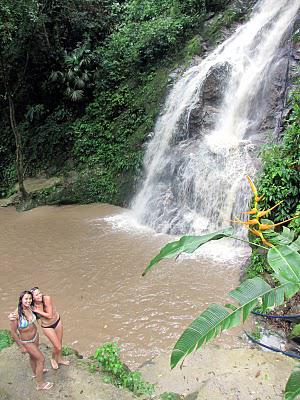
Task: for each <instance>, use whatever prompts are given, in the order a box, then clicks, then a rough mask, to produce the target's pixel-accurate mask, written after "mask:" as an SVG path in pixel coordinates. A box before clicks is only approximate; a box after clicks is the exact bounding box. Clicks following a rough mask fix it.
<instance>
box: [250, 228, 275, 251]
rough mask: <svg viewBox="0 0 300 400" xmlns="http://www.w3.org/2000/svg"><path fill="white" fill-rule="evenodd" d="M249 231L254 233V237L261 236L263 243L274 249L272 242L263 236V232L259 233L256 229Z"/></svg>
mask: <svg viewBox="0 0 300 400" xmlns="http://www.w3.org/2000/svg"><path fill="white" fill-rule="evenodd" d="M248 229H249V231H250V232H251V233H253V235H255V236H259V237H260V239H261V241H262V242H263V243H264V244H265V245H266V246H268V247H273V244H272V243H270V242H268V241H267V240H266V239H265V237H264V235H263V234H262V233H261V232H259V231H258V230H256V229H251V228H248Z"/></svg>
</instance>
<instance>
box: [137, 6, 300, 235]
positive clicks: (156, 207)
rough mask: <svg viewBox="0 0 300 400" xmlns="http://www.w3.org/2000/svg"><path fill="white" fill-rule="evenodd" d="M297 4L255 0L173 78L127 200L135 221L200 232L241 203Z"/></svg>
mask: <svg viewBox="0 0 300 400" xmlns="http://www.w3.org/2000/svg"><path fill="white" fill-rule="evenodd" d="M299 7H300V0H275V1H274V0H262V1H260V2H258V3H257V5H256V7H255V8H254V10H253V14H252V16H251V18H250V19H249V21H248V22H247V23H245V24H244V25H242V26H240V27H239V28H238V29H237V30H236V32H235V33H234V34H233V35H232V36H231V37H230V38H229V39H227V40H226V41H225V42H224V43H222V44H221V45H219V46H218V47H217V48H216V49H215V50H214V51H213V52H212V53H211V54H210V55H209V56H207V57H206V58H205V59H203V60H201V61H200V62H199V63H198V65H196V66H192V67H191V68H189V69H188V70H187V71H186V72H185V73H184V74H183V75H182V76H181V77H180V78H179V79H178V80H177V82H176V83H175V84H174V86H173V88H172V89H171V91H170V93H169V95H168V97H167V99H166V102H165V105H164V108H163V111H162V113H161V115H160V116H159V118H158V120H157V122H156V126H155V129H154V134H153V137H152V139H151V140H150V142H149V143H148V147H147V150H146V154H145V159H144V171H145V178H144V182H143V184H142V187H141V190H140V191H139V193H138V194H137V196H136V197H135V199H134V200H133V203H132V209H133V212H134V214H135V217H136V218H137V220H138V221H139V222H140V223H142V224H144V225H147V226H150V227H152V228H154V229H155V230H156V231H158V232H164V233H173V234H179V233H201V232H205V231H206V230H207V229H209V230H213V229H218V228H220V227H222V226H228V224H229V220H230V219H232V217H233V216H239V215H240V212H241V211H242V210H246V209H247V207H248V202H249V196H250V191H249V189H248V187H247V184H246V180H245V175H247V174H248V175H250V176H254V174H255V172H256V170H257V168H258V163H257V161H256V160H257V149H258V148H259V146H260V145H261V144H262V143H264V142H266V141H267V140H268V135H270V130H271V129H273V128H274V126H275V122H276V121H275V122H274V119H275V116H274V103H275V104H276V103H278V101H279V99H280V96H281V98H282V95H283V93H282V91H281V92H280V90H279V89H278V88H277V92H278V93H277V95H276V96H275V95H274V81H275V80H276V77H277V78H278V75H280V74H281V76H284V75H285V72H286V68H285V70H284V68H283V66H284V60H285V62H286V63H287V58H288V56H287V54H286V50H285V53H284V48H283V43H284V42H285V41H286V38H287V36H288V35H287V34H288V33H289V27H290V26H291V22H292V21H293V19H294V17H295V16H296V14H297V11H298V9H299ZM282 70H284V71H285V72H282ZM282 79H284V78H282ZM275 86H276V82H275ZM277 86H278V85H277ZM272 90H273V92H272ZM274 97H275V99H274ZM272 102H273V108H272V104H271V103H272Z"/></svg>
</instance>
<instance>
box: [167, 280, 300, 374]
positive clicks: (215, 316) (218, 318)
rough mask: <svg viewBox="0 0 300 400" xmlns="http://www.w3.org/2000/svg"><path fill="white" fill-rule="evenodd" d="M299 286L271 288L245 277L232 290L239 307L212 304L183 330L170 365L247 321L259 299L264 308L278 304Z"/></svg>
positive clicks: (288, 284)
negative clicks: (243, 280) (223, 332)
mask: <svg viewBox="0 0 300 400" xmlns="http://www.w3.org/2000/svg"><path fill="white" fill-rule="evenodd" d="M299 288H300V282H298V284H296V283H290V282H286V283H283V284H282V285H280V286H279V287H276V288H272V287H271V286H270V285H269V284H268V283H267V282H265V281H264V280H263V279H261V278H259V277H256V278H253V279H248V280H246V281H245V282H243V283H242V284H241V285H240V286H239V287H238V288H237V289H235V290H233V291H231V292H230V293H229V294H230V296H231V297H232V298H233V299H235V300H236V301H237V302H238V303H239V306H238V307H235V306H234V305H231V304H229V305H227V306H226V307H223V306H220V305H218V304H211V305H209V306H208V308H207V309H206V310H205V311H204V312H203V313H202V314H200V315H199V316H198V317H197V318H196V319H195V320H194V321H193V322H192V323H191V325H190V326H189V327H188V328H187V329H186V330H185V331H184V332H183V333H182V335H181V336H180V338H179V339H178V341H177V342H176V344H175V346H174V348H173V350H172V354H171V368H174V367H175V366H176V365H177V364H178V362H179V361H180V360H181V359H182V358H184V357H186V356H187V355H188V354H190V353H191V352H192V351H193V350H196V349H199V348H200V347H201V346H202V345H203V344H205V343H207V342H209V341H210V340H212V339H214V338H215V337H216V336H218V335H219V334H220V333H221V332H222V331H224V330H226V329H230V328H233V327H235V326H238V325H239V324H241V323H242V322H244V321H245V320H246V319H247V318H248V316H249V314H250V312H251V311H252V310H253V308H254V307H256V306H257V305H258V304H259V303H260V302H261V303H262V305H263V307H264V308H266V307H270V306H275V305H276V306H278V305H280V304H282V303H283V302H284V301H285V299H286V298H287V297H288V296H290V294H291V293H293V294H295V293H296V292H297V291H298V290H299Z"/></svg>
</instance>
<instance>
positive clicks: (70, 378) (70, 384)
mask: <svg viewBox="0 0 300 400" xmlns="http://www.w3.org/2000/svg"><path fill="white" fill-rule="evenodd" d="M41 350H42V351H43V353H44V354H45V356H46V368H49V372H47V373H46V374H45V379H46V381H51V382H54V383H55V385H54V387H53V388H52V389H51V390H49V391H39V392H38V391H36V389H35V386H36V384H35V380H34V379H33V378H32V371H31V369H30V367H29V362H28V356H27V355H23V354H21V352H20V351H19V349H18V348H17V346H16V345H13V346H11V347H9V348H6V349H4V350H2V351H1V353H0V400H24V399H30V400H38V399H41V398H43V399H70V400H79V399H80V400H132V399H134V396H133V395H132V394H131V393H130V392H128V391H127V390H123V389H119V388H116V387H115V386H113V385H110V384H106V383H104V382H103V377H102V375H100V374H99V373H96V372H95V373H91V372H89V370H88V367H87V365H86V364H85V362H84V360H81V359H78V358H77V357H76V356H69V357H68V359H70V361H71V365H70V366H69V367H64V366H61V367H60V369H59V370H57V371H54V370H52V369H51V368H50V362H49V359H50V351H49V348H48V347H47V346H45V345H41Z"/></svg>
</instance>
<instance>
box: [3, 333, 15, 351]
mask: <svg viewBox="0 0 300 400" xmlns="http://www.w3.org/2000/svg"><path fill="white" fill-rule="evenodd" d="M12 344H13V339H12V337H11V335H10V333H9V331H7V330H0V351H1V350H3V349H5V348H6V347H9V346H11V345H12Z"/></svg>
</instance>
